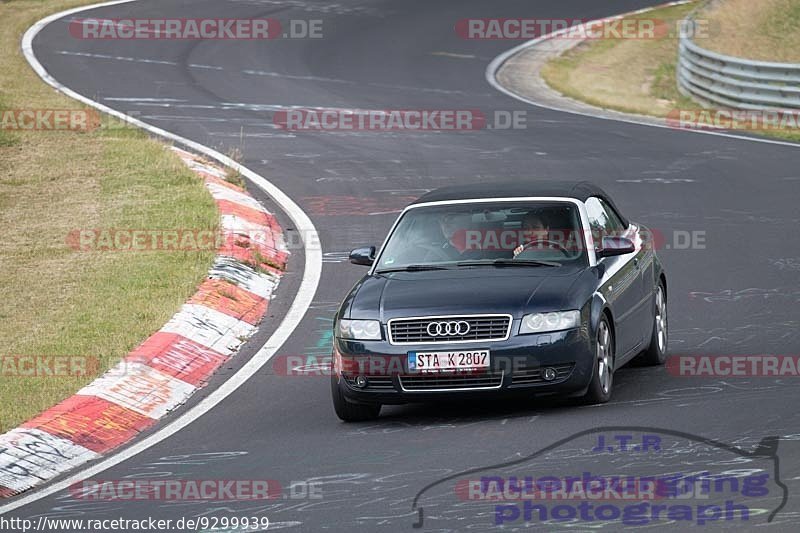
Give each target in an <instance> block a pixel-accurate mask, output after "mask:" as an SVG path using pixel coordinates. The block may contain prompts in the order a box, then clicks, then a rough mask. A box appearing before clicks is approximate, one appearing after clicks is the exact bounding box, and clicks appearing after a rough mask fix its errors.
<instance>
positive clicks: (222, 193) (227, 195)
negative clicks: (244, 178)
mask: <svg viewBox="0 0 800 533" xmlns="http://www.w3.org/2000/svg"><path fill="white" fill-rule="evenodd" d="M206 187H208V190H209V191H210V192H211V196H213V197H214V199H215V200H228V201H229V202H234V203H237V204H239V205H243V206H245V207H249V208H250V209H255V210H257V211H261V212H262V213H267V214H271V213H270V212H269V211H267V210H266V208H265V207H264V206H263V205H261V204H260V203H258V200H256V199H255V198H253V197H252V196H248V195H246V194H244V193H240V192H237V191H234V190H233V189H229V188H228V187H223V186H222V185H217V184H216V183H212V182H208V183H206Z"/></svg>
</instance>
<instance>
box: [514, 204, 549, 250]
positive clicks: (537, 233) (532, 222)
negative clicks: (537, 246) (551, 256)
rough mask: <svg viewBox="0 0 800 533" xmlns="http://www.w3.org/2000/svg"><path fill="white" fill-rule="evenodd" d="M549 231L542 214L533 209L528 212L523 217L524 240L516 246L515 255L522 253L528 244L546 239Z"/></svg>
mask: <svg viewBox="0 0 800 533" xmlns="http://www.w3.org/2000/svg"><path fill="white" fill-rule="evenodd" d="M549 232H550V230H549V229H548V227H547V225H546V224H545V222H544V219H543V218H542V217H541V215H539V214H538V213H536V212H533V211H529V212H528V213H526V214H525V218H523V219H522V239H521V241H522V242H520V244H519V246H517V247H516V248H514V257H517V256H518V255H519V254H521V253H522V252H523V251H524V250H525V248H526V247H527V246H526V245H529V244H531V243H536V242H541V241H546V240H547V237H548V233H549Z"/></svg>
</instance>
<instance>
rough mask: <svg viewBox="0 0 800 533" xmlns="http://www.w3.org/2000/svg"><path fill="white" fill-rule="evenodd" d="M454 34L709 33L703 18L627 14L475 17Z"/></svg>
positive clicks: (633, 36) (636, 36) (619, 36)
mask: <svg viewBox="0 0 800 533" xmlns="http://www.w3.org/2000/svg"><path fill="white" fill-rule="evenodd" d="M455 31H456V35H458V36H459V37H460V38H461V39H468V40H529V39H537V38H540V37H544V36H546V35H552V36H553V37H554V38H558V39H577V40H581V41H583V40H587V39H591V40H600V39H605V40H623V39H630V40H641V39H664V38H677V37H691V38H696V39H697V38H703V37H708V35H709V24H708V21H705V20H694V21H691V22H686V21H676V22H671V21H666V20H662V19H648V18H629V19H611V20H599V21H592V20H589V19H536V18H476V19H461V20H459V21H458V22H456V25H455Z"/></svg>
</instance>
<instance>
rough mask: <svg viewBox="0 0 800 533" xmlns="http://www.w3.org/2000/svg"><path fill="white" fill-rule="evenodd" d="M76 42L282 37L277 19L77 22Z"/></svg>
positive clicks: (74, 23) (71, 27) (72, 28)
mask: <svg viewBox="0 0 800 533" xmlns="http://www.w3.org/2000/svg"><path fill="white" fill-rule="evenodd" d="M69 33H70V35H72V36H73V37H74V38H76V39H90V40H94V39H101V40H103V39H112V40H268V39H276V38H278V37H280V36H281V35H282V30H281V23H280V22H279V21H277V20H275V19H224V18H223V19H207V18H203V19H187V18H179V19H91V18H89V19H75V20H72V21H71V22H70V23H69Z"/></svg>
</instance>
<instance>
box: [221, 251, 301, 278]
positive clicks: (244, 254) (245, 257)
mask: <svg viewBox="0 0 800 533" xmlns="http://www.w3.org/2000/svg"><path fill="white" fill-rule="evenodd" d="M222 255H226V256H228V257H233V258H234V259H236V260H237V261H239V262H242V263H245V264H246V265H248V266H250V267H252V268H258V269H261V270H263V271H264V272H268V273H270V274H273V275H275V276H281V275H283V271H284V269H285V268H286V267H285V261H284V262H281V261H279V260H278V258H275V260H274V263H275V265H280V266H277V267H276V266H275V265H273V264H270V263H266V262H264V261H260V260H257V259H256V256H255V254H254V253H253V250H252V249H250V248H242V247H240V246H232V247H226V249H225V252H224V253H222ZM261 257H262V258H264V259H269V260H270V261H273V259H272V258H271V257H265V254H261Z"/></svg>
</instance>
